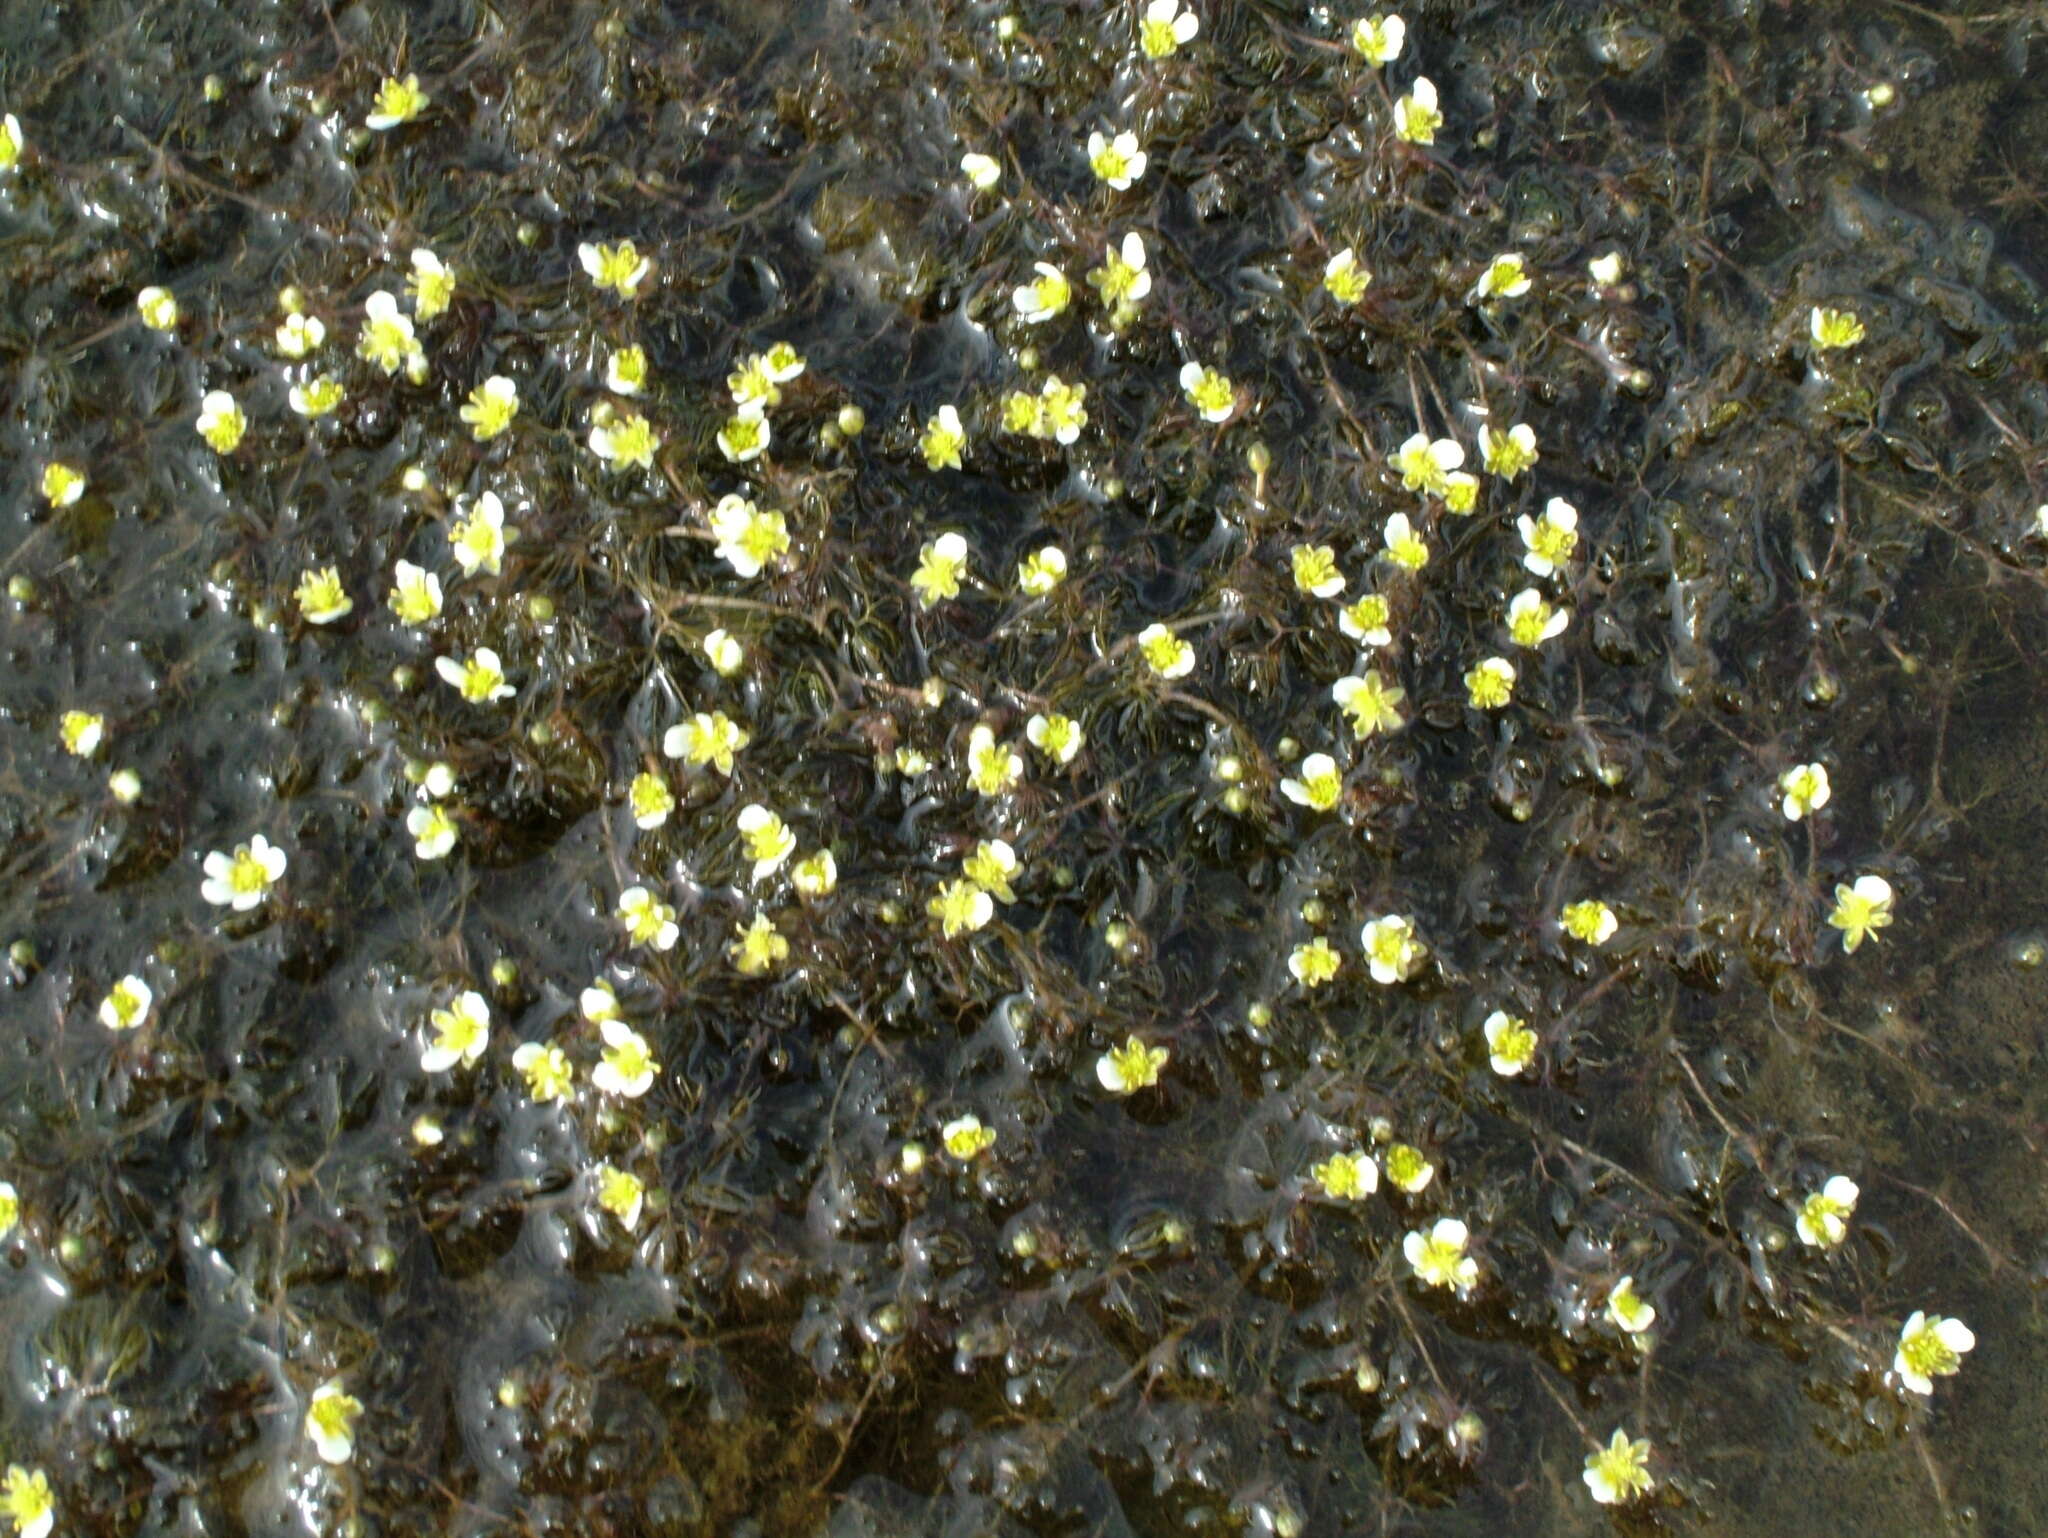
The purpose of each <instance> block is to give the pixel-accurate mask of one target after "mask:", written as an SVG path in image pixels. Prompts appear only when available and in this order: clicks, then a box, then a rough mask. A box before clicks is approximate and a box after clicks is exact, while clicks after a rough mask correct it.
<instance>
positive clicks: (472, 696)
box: [434, 646, 514, 705]
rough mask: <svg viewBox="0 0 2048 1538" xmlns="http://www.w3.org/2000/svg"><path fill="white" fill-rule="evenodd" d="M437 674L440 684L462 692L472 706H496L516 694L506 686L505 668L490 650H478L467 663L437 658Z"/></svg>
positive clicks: (486, 648) (483, 647) (482, 648)
mask: <svg viewBox="0 0 2048 1538" xmlns="http://www.w3.org/2000/svg"><path fill="white" fill-rule="evenodd" d="M434 671H435V672H436V673H437V674H439V675H440V678H441V682H443V683H445V684H446V685H448V687H449V688H451V689H454V690H456V691H457V692H459V693H460V694H461V695H462V697H463V698H464V699H466V700H468V701H469V702H470V703H471V704H472V705H495V704H497V703H498V702H499V701H500V700H509V699H510V698H512V695H513V693H514V690H513V688H512V686H511V685H510V684H508V683H506V682H505V668H504V665H503V664H502V663H501V662H499V661H498V654H497V653H496V652H494V651H492V650H491V649H490V648H489V647H488V646H479V647H478V648H477V649H476V651H475V653H474V654H473V655H472V656H471V657H470V658H469V659H468V660H467V661H466V662H457V661H456V660H455V659H454V658H453V657H436V658H435V659H434Z"/></svg>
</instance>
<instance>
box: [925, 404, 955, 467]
mask: <svg viewBox="0 0 2048 1538" xmlns="http://www.w3.org/2000/svg"><path fill="white" fill-rule="evenodd" d="M918 447H919V448H920V449H921V450H922V451H923V453H924V462H925V468H926V469H929V470H957V469H959V468H960V455H961V453H962V452H963V451H964V450H965V449H966V447H967V429H966V428H965V427H963V426H961V425H960V408H959V407H957V406H952V405H946V406H941V407H940V408H939V409H938V411H937V413H936V414H935V415H934V416H933V417H932V419H931V420H930V421H929V422H927V423H925V424H924V437H923V439H922V440H920V441H919V443H918Z"/></svg>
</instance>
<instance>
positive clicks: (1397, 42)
mask: <svg viewBox="0 0 2048 1538" xmlns="http://www.w3.org/2000/svg"><path fill="white" fill-rule="evenodd" d="M1407 40H1408V23H1407V22H1405V21H1403V20H1402V19H1401V18H1400V17H1398V16H1362V17H1360V18H1359V19H1358V20H1357V21H1354V22H1353V23H1352V24H1351V46H1352V47H1353V48H1355V49H1357V50H1358V55H1359V57H1360V58H1362V59H1364V60H1365V62H1366V63H1368V64H1370V65H1372V66H1373V67H1374V68H1375V69H1377V68H1379V67H1380V66H1381V65H1385V64H1391V63H1393V62H1394V60H1396V59H1398V58H1400V57H1401V45H1402V44H1403V43H1404V42H1406V41H1407Z"/></svg>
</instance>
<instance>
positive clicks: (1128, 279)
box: [1088, 230, 1152, 328]
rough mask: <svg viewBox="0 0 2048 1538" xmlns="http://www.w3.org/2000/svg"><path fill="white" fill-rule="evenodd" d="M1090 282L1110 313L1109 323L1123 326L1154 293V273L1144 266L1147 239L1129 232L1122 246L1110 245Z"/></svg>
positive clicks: (1094, 269) (1134, 231)
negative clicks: (1143, 300) (1146, 297)
mask: <svg viewBox="0 0 2048 1538" xmlns="http://www.w3.org/2000/svg"><path fill="white" fill-rule="evenodd" d="M1088 281H1089V282H1090V283H1091V284H1093V285H1094V287H1095V292H1096V293H1097V294H1099V295H1100V296H1101V298H1102V302H1103V304H1104V305H1105V306H1107V307H1108V309H1109V311H1110V323H1111V324H1112V325H1113V326H1117V327H1119V328H1120V327H1122V326H1123V325H1124V324H1125V323H1126V322H1128V321H1129V320H1131V319H1132V318H1133V317H1135V316H1136V314H1137V304H1138V301H1139V300H1141V299H1143V298H1144V297H1145V296H1146V295H1147V294H1149V293H1151V292H1152V274H1151V273H1150V272H1149V271H1147V270H1146V267H1145V239H1144V237H1143V236H1142V235H1140V234H1139V233H1138V232H1137V231H1136V230H1132V231H1130V232H1129V233H1127V234H1126V235H1125V236H1124V238H1123V244H1122V246H1121V247H1118V246H1111V247H1110V248H1109V250H1108V253H1107V254H1106V255H1105V256H1104V257H1103V260H1102V265H1101V266H1100V267H1096V268H1092V269H1091V270H1090V271H1089V273H1088Z"/></svg>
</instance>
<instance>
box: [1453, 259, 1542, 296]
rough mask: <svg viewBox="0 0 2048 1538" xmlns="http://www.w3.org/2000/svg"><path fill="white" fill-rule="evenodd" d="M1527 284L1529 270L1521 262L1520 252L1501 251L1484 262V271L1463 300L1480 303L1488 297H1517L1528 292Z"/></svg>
mask: <svg viewBox="0 0 2048 1538" xmlns="http://www.w3.org/2000/svg"><path fill="white" fill-rule="evenodd" d="M1529 284H1530V278H1529V271H1528V269H1527V268H1526V267H1525V266H1524V265H1523V264H1522V257H1521V254H1520V253H1519V252H1516V251H1503V252H1502V253H1501V254H1500V255H1499V256H1496V257H1495V258H1494V259H1493V260H1492V261H1490V262H1488V263H1487V264H1486V271H1484V272H1482V273H1481V274H1480V275H1479V281H1478V282H1477V283H1474V284H1473V285H1472V292H1471V293H1469V294H1467V295H1466V296H1465V302H1466V303H1467V304H1480V303H1482V302H1484V301H1485V300H1488V299H1519V298H1521V297H1522V295H1524V294H1526V293H1528V292H1529Z"/></svg>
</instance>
